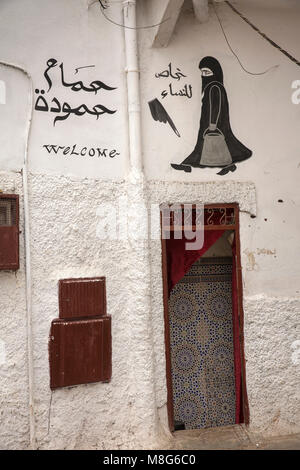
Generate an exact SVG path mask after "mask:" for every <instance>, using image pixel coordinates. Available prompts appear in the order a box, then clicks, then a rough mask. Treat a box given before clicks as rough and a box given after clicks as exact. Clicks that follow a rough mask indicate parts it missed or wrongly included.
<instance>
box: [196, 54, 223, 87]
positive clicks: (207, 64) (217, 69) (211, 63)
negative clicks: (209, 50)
mask: <svg viewBox="0 0 300 470" xmlns="http://www.w3.org/2000/svg"><path fill="white" fill-rule="evenodd" d="M199 69H200V70H201V76H202V92H203V91H204V88H205V87H206V86H207V85H208V84H209V83H211V82H220V83H223V71H222V67H221V65H220V64H219V62H218V61H217V59H215V58H214V57H209V56H207V57H204V58H203V59H202V60H201V62H200V64H199Z"/></svg>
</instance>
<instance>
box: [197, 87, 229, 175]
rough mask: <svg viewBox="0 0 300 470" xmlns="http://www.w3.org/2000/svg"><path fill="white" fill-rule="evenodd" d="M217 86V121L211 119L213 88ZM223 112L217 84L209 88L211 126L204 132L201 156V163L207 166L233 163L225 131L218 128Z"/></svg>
mask: <svg viewBox="0 0 300 470" xmlns="http://www.w3.org/2000/svg"><path fill="white" fill-rule="evenodd" d="M214 87H216V88H217V89H218V91H219V98H220V99H219V110H218V115H217V120H216V122H215V123H213V122H212V119H211V111H212V109H211V90H212V89H213V88H214ZM220 113H221V91H220V88H219V87H218V86H217V85H214V86H212V87H211V89H210V90H209V127H208V128H207V129H206V130H205V131H204V132H203V147H202V153H201V158H200V165H205V166H219V167H222V166H226V165H229V164H231V163H232V158H231V155H230V152H229V150H228V147H227V144H226V140H225V137H224V134H223V132H222V131H221V130H220V129H218V120H219V117H220Z"/></svg>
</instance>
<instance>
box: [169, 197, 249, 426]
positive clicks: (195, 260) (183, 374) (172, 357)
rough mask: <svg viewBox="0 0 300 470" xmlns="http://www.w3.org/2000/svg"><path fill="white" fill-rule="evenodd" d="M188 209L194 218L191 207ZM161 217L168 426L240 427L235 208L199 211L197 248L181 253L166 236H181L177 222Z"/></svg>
mask: <svg viewBox="0 0 300 470" xmlns="http://www.w3.org/2000/svg"><path fill="white" fill-rule="evenodd" d="M182 208H183V206H182ZM182 210H183V209H182ZM193 211H194V213H195V214H194V219H193V220H194V221H195V218H196V206H193V209H192V213H193ZM166 213H167V217H166V216H165V215H164V213H163V212H162V265H163V284H164V313H165V343H166V365H167V367H166V370H167V390H168V416H169V425H170V429H171V431H174V430H179V429H200V428H211V427H217V426H226V425H231V424H236V423H243V422H244V423H246V424H247V423H248V422H249V410H248V401H247V392H246V382H245V360H244V341H243V309H242V278H241V265H240V243H239V208H238V204H219V205H206V206H205V207H204V217H203V226H204V244H203V247H202V248H201V249H199V250H198V251H189V252H186V251H185V248H184V246H185V244H184V240H183V239H184V235H183V239H182V240H178V238H179V237H178V236H174V234H175V231H177V233H178V230H180V231H181V232H182V233H184V229H185V226H184V222H183V220H184V218H183V217H182V218H179V220H182V224H181V226H178V221H177V222H176V223H175V222H174V221H175V219H176V217H175V218H174V216H172V212H170V211H167V212H166ZM191 220H192V219H191ZM193 223H194V222H193ZM166 229H168V230H169V233H170V238H169V239H166V237H165V231H166ZM193 229H195V227H193ZM175 239H176V240H175Z"/></svg>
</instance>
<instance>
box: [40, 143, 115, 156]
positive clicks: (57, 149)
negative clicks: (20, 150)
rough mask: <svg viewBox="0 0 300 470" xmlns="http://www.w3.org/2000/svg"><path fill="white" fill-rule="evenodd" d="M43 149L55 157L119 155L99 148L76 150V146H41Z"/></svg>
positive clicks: (113, 151)
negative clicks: (59, 155)
mask: <svg viewBox="0 0 300 470" xmlns="http://www.w3.org/2000/svg"><path fill="white" fill-rule="evenodd" d="M43 147H44V148H45V149H46V150H47V152H48V153H50V154H53V155H57V154H61V155H70V156H71V155H79V156H82V157H84V156H89V157H109V158H114V157H116V156H118V155H120V153H119V152H117V150H109V149H107V148H100V147H95V148H94V147H90V148H88V147H81V148H77V144H74V145H72V146H66V145H50V144H48V145H43Z"/></svg>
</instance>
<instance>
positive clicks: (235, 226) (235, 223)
mask: <svg viewBox="0 0 300 470" xmlns="http://www.w3.org/2000/svg"><path fill="white" fill-rule="evenodd" d="M162 206H163V207H164V208H165V207H166V205H165V204H164V205H162ZM169 206H172V204H169ZM178 206H182V207H183V204H177V207H178ZM192 208H193V209H195V208H196V204H193V205H192ZM214 209H217V210H221V211H222V210H223V211H224V214H226V211H227V210H231V211H232V210H233V214H234V218H233V220H231V221H229V223H228V224H227V223H226V218H225V219H224V220H225V223H220V224H216V225H214V224H209V225H208V224H207V225H204V230H224V229H225V230H234V232H235V243H236V269H237V294H238V295H237V297H238V312H239V338H240V353H241V375H242V409H243V416H244V424H246V425H248V424H249V421H250V414H249V404H248V396H247V387H246V360H245V351H244V349H245V348H244V345H245V341H244V310H243V281H242V266H241V253H240V220H239V204H238V203H228V204H223V203H222V204H204V211H213V210H214ZM160 221H161V248H162V277H163V306H164V323H165V357H166V382H167V409H168V421H169V428H170V431H171V432H173V431H174V407H173V386H172V374H171V345H170V321H169V305H168V304H169V295H168V270H167V250H166V239H165V238H163V236H162V234H163V231H164V228H165V227H167V228H168V229H169V230H172V220H171V218H170V220H169V221H168V225H165V224H166V219H164V218H163V216H162V209H161V211H160ZM183 228H184V222H183V225H182V226H178V225H177V226H176V230H178V229H180V230H182V229H183ZM173 229H175V228H174V227H173ZM193 229H195V227H193Z"/></svg>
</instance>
